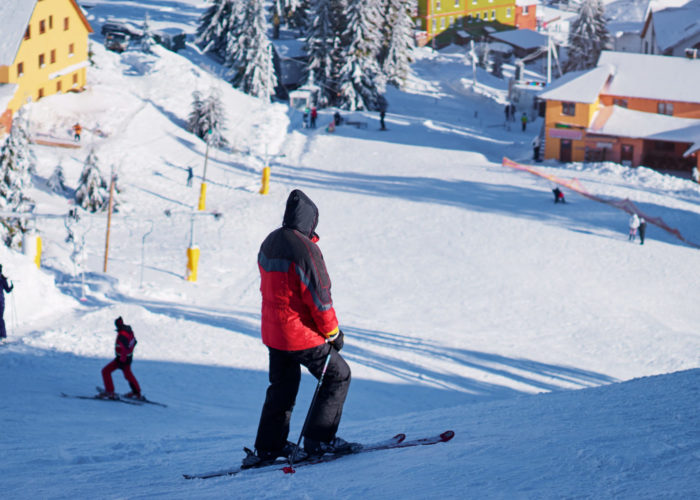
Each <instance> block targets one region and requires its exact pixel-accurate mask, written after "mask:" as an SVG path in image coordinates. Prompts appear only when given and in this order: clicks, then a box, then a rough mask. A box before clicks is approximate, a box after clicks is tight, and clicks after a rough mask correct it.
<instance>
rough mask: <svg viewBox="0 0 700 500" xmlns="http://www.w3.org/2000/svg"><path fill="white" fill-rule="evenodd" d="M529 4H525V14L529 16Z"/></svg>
mask: <svg viewBox="0 0 700 500" xmlns="http://www.w3.org/2000/svg"><path fill="white" fill-rule="evenodd" d="M529 7H530V6H529V5H523V16H527V15H528V14H529V12H528V11H529Z"/></svg>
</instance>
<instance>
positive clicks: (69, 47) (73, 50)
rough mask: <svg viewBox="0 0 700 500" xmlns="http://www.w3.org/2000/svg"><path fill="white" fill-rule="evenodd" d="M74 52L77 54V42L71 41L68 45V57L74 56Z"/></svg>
mask: <svg viewBox="0 0 700 500" xmlns="http://www.w3.org/2000/svg"><path fill="white" fill-rule="evenodd" d="M73 54H75V44H74V43H71V44H70V45H69V46H68V57H73Z"/></svg>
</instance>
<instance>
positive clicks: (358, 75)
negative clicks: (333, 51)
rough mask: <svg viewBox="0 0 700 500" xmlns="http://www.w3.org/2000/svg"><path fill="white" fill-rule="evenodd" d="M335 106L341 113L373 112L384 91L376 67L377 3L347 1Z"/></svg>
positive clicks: (378, 27)
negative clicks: (349, 111) (342, 110)
mask: <svg viewBox="0 0 700 500" xmlns="http://www.w3.org/2000/svg"><path fill="white" fill-rule="evenodd" d="M341 22H342V23H343V25H344V26H345V30H344V32H343V34H342V47H341V53H340V61H341V62H342V66H341V67H340V69H339V71H338V74H337V75H336V76H335V80H336V81H337V82H338V89H337V94H336V98H337V105H338V106H339V107H341V108H343V109H348V110H356V109H376V106H377V97H378V96H379V94H380V93H382V92H383V91H384V83H385V82H384V79H383V77H382V74H381V70H380V68H379V64H378V63H377V57H378V56H379V52H380V49H381V42H380V39H379V33H380V22H379V10H378V9H377V3H376V2H373V1H367V0H348V4H347V9H346V11H345V12H344V15H343V18H342V21H341Z"/></svg>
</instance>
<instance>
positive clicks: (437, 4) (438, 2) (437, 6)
mask: <svg viewBox="0 0 700 500" xmlns="http://www.w3.org/2000/svg"><path fill="white" fill-rule="evenodd" d="M441 8H442V6H441V5H440V0H435V10H440V9H441Z"/></svg>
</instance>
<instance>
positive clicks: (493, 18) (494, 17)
mask: <svg viewBox="0 0 700 500" xmlns="http://www.w3.org/2000/svg"><path fill="white" fill-rule="evenodd" d="M491 20H492V21H495V20H496V9H494V10H492V11H491Z"/></svg>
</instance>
